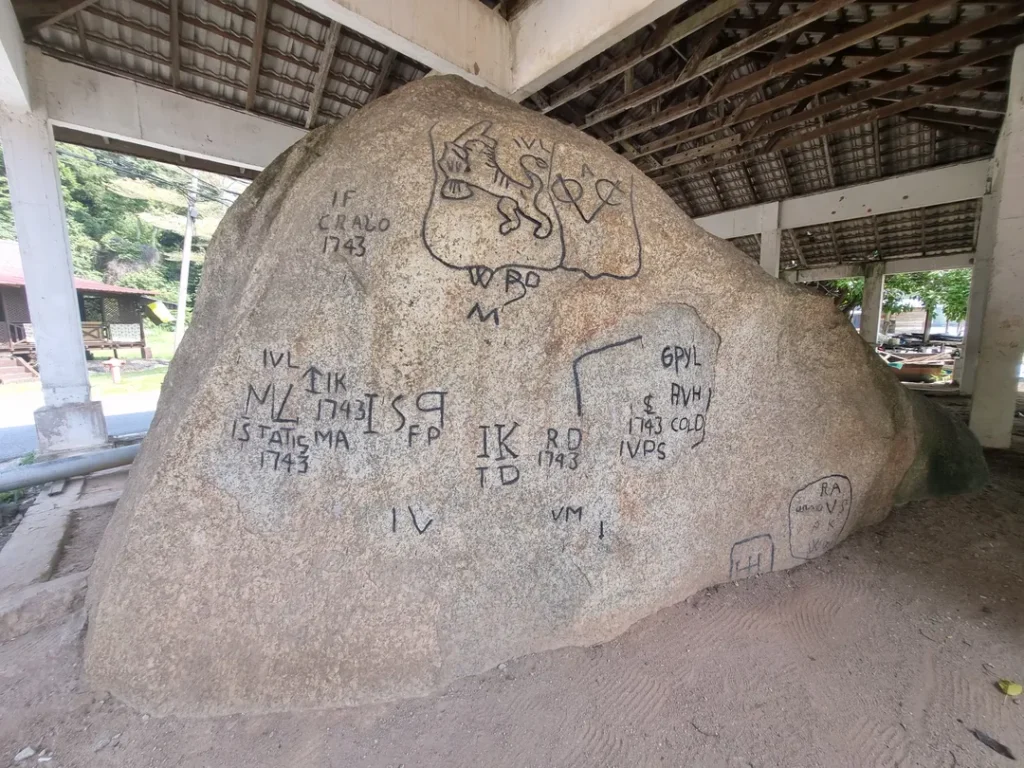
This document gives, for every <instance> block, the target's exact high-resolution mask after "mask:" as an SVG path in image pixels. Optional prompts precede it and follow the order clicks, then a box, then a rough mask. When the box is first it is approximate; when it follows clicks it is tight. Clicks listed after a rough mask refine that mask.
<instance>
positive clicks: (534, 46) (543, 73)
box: [510, 0, 685, 101]
mask: <svg viewBox="0 0 1024 768" xmlns="http://www.w3.org/2000/svg"><path fill="white" fill-rule="evenodd" d="M684 2H685V0H609V1H606V2H595V1H594V0H540V2H534V3H532V4H530V5H529V6H527V7H526V9H525V10H524V11H523V12H522V13H520V14H519V15H518V16H516V17H515V18H514V19H512V22H511V24H510V26H511V32H512V48H511V50H512V80H511V82H512V88H511V91H512V98H513V99H514V100H515V101H522V100H523V99H525V98H526V97H527V96H529V95H530V94H532V93H536V92H537V91H539V90H540V89H541V88H544V87H545V86H547V85H550V84H551V83H552V82H554V81H555V80H557V79H558V78H560V77H562V76H563V75H565V74H568V73H569V72H571V71H572V70H574V69H575V68H576V67H578V66H579V65H580V64H583V63H584V62H586V61H589V60H590V59H591V58H593V57H594V56H596V55H597V54H599V53H601V52H602V51H604V50H606V49H608V48H609V47H611V46H612V45H615V43H617V42H619V41H620V40H622V39H624V38H626V37H628V36H629V35H631V34H633V33H634V32H636V31H637V30H638V29H642V28H643V27H645V26H647V25H648V24H650V23H652V22H654V21H655V20H657V19H658V18H659V17H661V16H664V15H665V14H666V13H668V12H669V11H671V10H672V9H673V8H676V7H678V6H680V5H682V4H683V3H684Z"/></svg>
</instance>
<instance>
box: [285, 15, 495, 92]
mask: <svg viewBox="0 0 1024 768" xmlns="http://www.w3.org/2000/svg"><path fill="white" fill-rule="evenodd" d="M298 2H299V3H301V4H302V5H304V6H306V7H307V8H309V9H310V10H313V11H316V12H317V13H321V14H323V15H324V16H326V17H327V18H329V19H331V20H333V21H337V22H339V23H340V24H342V25H343V26H346V27H348V28H349V29H354V30H355V31H356V32H359V33H360V34H363V35H366V36H367V37H369V38H371V39H373V40H377V41H378V42H380V43H383V44H384V45H386V46H388V47H390V48H394V49H395V50H396V51H398V52H399V53H402V54H405V55H406V56H409V57H410V58H412V59H413V60H415V61H418V62H420V63H421V64H425V65H426V66H428V67H430V68H431V69H435V70H437V71H438V72H441V73H444V74H453V75H461V76H462V77H464V78H466V79H467V80H469V81H470V82H472V83H476V84H477V85H481V86H483V87H485V88H490V89H491V90H492V91H497V92H498V93H500V94H502V95H507V94H508V93H509V92H510V91H511V87H510V83H511V74H512V67H511V60H512V48H511V46H512V40H511V33H510V31H509V26H508V23H507V22H506V21H505V20H504V19H503V18H502V17H501V16H500V15H499V14H498V13H497V12H496V11H493V10H491V9H490V8H488V7H487V6H485V5H484V4H483V3H481V2H480V1H479V0H298Z"/></svg>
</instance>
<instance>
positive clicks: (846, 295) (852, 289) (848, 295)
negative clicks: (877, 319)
mask: <svg viewBox="0 0 1024 768" xmlns="http://www.w3.org/2000/svg"><path fill="white" fill-rule="evenodd" d="M894 277H898V275H890V276H888V277H887V278H886V280H885V293H884V294H883V298H882V312H883V313H884V314H885V315H886V316H888V315H899V314H902V313H904V312H909V311H910V309H911V306H910V304H908V303H907V299H908V298H909V297H908V295H907V293H906V291H905V290H904V285H903V284H902V283H901V282H900V281H898V280H897V281H894V280H893V278H894ZM825 287H826V290H827V291H828V292H829V293H830V294H832V295H833V296H835V297H836V299H835V301H836V305H837V306H838V307H839V309H840V310H841V311H842V312H844V313H845V314H846V315H847V316H849V315H850V314H851V313H852V312H853V310H855V309H857V308H858V307H861V306H863V304H864V278H863V277H844V278H840V279H838V280H828V281H826V282H825Z"/></svg>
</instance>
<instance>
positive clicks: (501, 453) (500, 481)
mask: <svg viewBox="0 0 1024 768" xmlns="http://www.w3.org/2000/svg"><path fill="white" fill-rule="evenodd" d="M517 429H519V422H516V421H513V422H512V425H511V426H509V425H507V424H482V425H480V444H479V445H480V450H479V452H478V453H477V455H476V458H477V466H476V471H477V474H478V476H479V479H480V487H481V488H487V487H495V486H498V487H500V486H510V485H515V484H516V483H518V482H519V477H520V475H519V467H518V465H517V464H516V460H517V459H518V458H519V451H518V450H516V448H515V439H514V438H516V437H517V436H516V430H517Z"/></svg>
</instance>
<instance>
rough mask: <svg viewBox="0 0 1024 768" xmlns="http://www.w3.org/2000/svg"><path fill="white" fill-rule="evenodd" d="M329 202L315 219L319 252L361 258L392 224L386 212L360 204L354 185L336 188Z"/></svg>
mask: <svg viewBox="0 0 1024 768" xmlns="http://www.w3.org/2000/svg"><path fill="white" fill-rule="evenodd" d="M329 203H330V206H329V210H327V211H326V212H324V213H322V214H321V215H320V217H319V218H318V219H317V222H316V233H317V236H318V237H319V238H320V243H321V251H322V253H326V254H332V255H333V254H339V255H344V256H350V257H354V258H360V259H361V258H364V257H365V256H367V255H368V253H369V251H370V249H371V246H372V243H373V241H374V239H375V237H377V236H378V235H379V234H380V233H383V232H387V231H388V230H389V229H390V228H391V220H390V219H389V218H388V217H387V216H384V215H382V214H381V213H379V212H377V211H373V210H370V209H368V208H367V207H366V206H365V205H364V204H361V202H360V200H359V190H357V189H351V188H347V189H336V190H334V191H333V192H332V193H331V196H330V200H329Z"/></svg>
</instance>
